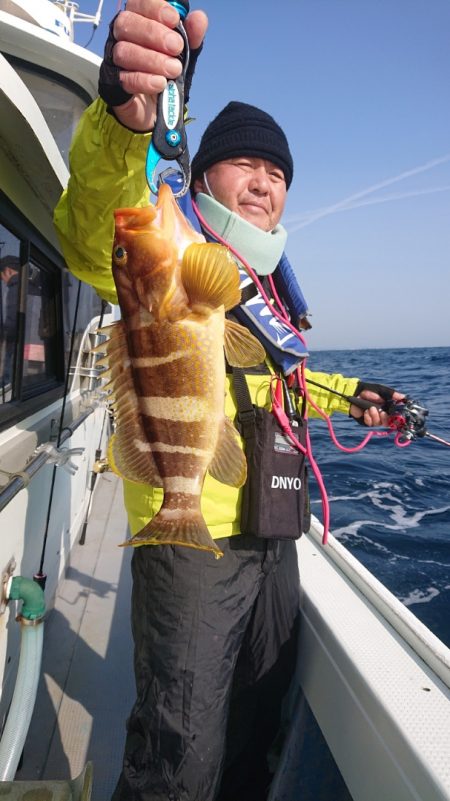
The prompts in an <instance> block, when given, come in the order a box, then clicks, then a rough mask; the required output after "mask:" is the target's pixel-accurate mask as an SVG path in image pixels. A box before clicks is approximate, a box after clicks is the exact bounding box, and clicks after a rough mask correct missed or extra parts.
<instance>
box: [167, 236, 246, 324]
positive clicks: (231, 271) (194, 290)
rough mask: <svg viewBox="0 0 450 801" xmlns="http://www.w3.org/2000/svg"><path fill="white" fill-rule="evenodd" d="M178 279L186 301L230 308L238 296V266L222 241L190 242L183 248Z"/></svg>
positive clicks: (239, 293)
mask: <svg viewBox="0 0 450 801" xmlns="http://www.w3.org/2000/svg"><path fill="white" fill-rule="evenodd" d="M181 281H182V284H183V287H184V289H185V291H186V294H187V296H188V299H189V304H190V305H191V306H192V305H195V304H204V303H206V304H208V305H209V306H212V307H213V308H218V307H219V306H224V307H225V310H226V309H232V308H233V306H236V305H237V304H238V303H239V302H240V299H241V290H240V286H239V270H238V268H237V265H236V262H235V261H234V260H233V259H232V257H231V256H230V254H229V252H228V250H227V249H226V247H224V245H218V244H217V243H214V242H213V243H209V242H203V243H193V244H192V245H189V247H187V248H186V250H185V251H184V254H183V261H182V265H181Z"/></svg>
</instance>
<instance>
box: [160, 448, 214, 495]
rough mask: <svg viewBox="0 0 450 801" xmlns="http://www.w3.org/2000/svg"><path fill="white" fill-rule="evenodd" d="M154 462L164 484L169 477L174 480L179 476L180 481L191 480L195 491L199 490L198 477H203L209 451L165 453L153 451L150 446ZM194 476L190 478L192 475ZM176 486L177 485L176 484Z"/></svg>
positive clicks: (209, 457)
mask: <svg viewBox="0 0 450 801" xmlns="http://www.w3.org/2000/svg"><path fill="white" fill-rule="evenodd" d="M152 454H153V458H154V460H155V464H156V465H157V466H158V472H159V474H160V476H162V477H163V478H164V486H165V487H166V482H167V481H168V480H169V478H171V479H172V480H175V478H176V477H179V478H180V480H181V481H187V480H191V479H192V481H193V485H194V484H195V486H196V487H197V489H196V492H199V491H200V484H199V477H201V478H203V475H204V473H205V469H206V466H207V464H208V462H209V461H210V460H211V452H208V451H204V452H203V453H202V455H201V456H198V455H197V454H194V453H186V452H184V453H167V452H165V451H162V450H158V451H154V450H153V448H152ZM193 476H194V477H195V478H192V477H193ZM177 488H178V485H177Z"/></svg>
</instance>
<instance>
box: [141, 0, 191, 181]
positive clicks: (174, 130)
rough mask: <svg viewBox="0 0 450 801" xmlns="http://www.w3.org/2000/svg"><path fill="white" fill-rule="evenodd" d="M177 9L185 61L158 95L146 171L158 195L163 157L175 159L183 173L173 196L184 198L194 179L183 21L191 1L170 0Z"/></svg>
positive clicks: (186, 53) (178, 27)
mask: <svg viewBox="0 0 450 801" xmlns="http://www.w3.org/2000/svg"><path fill="white" fill-rule="evenodd" d="M167 2H169V3H170V5H171V6H173V7H174V8H175V10H176V11H178V13H179V15H180V22H179V24H178V25H177V27H176V28H175V30H176V31H178V33H179V34H180V35H181V37H182V39H183V42H184V47H183V50H182V53H181V55H180V56H179V58H180V60H181V63H182V66H183V68H182V71H181V75H179V76H178V78H175V79H173V80H168V81H167V86H166V88H165V89H164V91H162V92H161V93H160V94H159V95H158V100H157V113H156V122H155V127H154V129H153V133H152V139H151V142H150V144H149V147H148V150H147V159H146V163H145V174H146V177H147V183H148V185H149V188H150V191H151V192H152V193H153V194H154V195H157V194H158V187H157V182H156V168H157V166H158V163H159V161H160V160H161V159H164V160H165V161H176V162H177V164H178V166H179V168H180V170H181V173H182V176H183V185H182V188H181V189H180V191H179V192H177V193H176V194H174V197H182V196H183V195H185V194H186V192H187V191H188V189H189V184H190V182H191V163H190V158H189V151H188V146H187V137H186V130H185V125H184V94H185V80H186V73H187V69H188V66H189V58H190V50H189V42H188V38H187V33H186V31H185V28H184V25H183V20H184V19H185V18H186V17H187V15H188V13H189V0H167Z"/></svg>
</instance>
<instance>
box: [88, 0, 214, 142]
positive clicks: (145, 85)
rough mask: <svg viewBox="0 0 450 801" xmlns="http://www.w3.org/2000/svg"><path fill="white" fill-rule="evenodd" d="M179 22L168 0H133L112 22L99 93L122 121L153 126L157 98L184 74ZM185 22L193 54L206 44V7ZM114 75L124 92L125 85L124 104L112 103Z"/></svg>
mask: <svg viewBox="0 0 450 801" xmlns="http://www.w3.org/2000/svg"><path fill="white" fill-rule="evenodd" d="M179 22H180V16H179V14H178V12H177V11H175V9H174V8H173V7H172V6H171V5H170V3H168V2H167V0H128V2H127V7H126V10H125V11H122V12H120V14H118V15H117V16H116V18H115V19H114V21H113V24H112V26H111V30H110V36H109V37H108V40H107V43H106V46H105V58H104V62H103V64H102V67H101V70H100V82H99V92H100V95H101V97H103V99H104V100H105V101H106V102H107V103H108V105H109V106H111V108H112V110H113V112H114V115H115V116H116V117H117V119H118V120H119V122H121V123H122V125H125V126H126V127H127V128H130V129H131V130H133V131H151V130H152V129H153V127H154V125H155V120H156V101H157V97H158V95H159V94H160V92H162V91H163V90H164V89H165V87H166V84H167V80H168V79H173V78H177V77H178V76H179V75H180V73H181V70H182V65H181V61H180V59H179V58H177V56H179V55H180V54H181V52H182V50H183V39H182V37H181V36H180V34H179V33H177V31H176V30H174V28H176V26H177V25H178V23H179ZM183 24H184V27H185V29H186V33H187V37H188V41H189V46H190V48H191V53H192V51H196V50H198V48H200V47H201V44H202V42H203V39H204V36H205V33H206V29H207V27H208V18H207V16H206V14H204V12H203V11H193V12H192V13H190V14H188V16H187V17H186V19H185V21H184V23H183ZM194 55H195V54H194ZM193 62H194V59H193ZM193 66H194V63H193ZM111 76H112V80H113V81H115V82H116V84H118V88H119V92H120V87H121V89H122V90H123V92H122V94H123V96H124V100H125V102H124V101H123V100H122V98H121V103H120V104H119V105H115V104H114V101H113V102H110V97H114V92H113V94H112V95H111V94H110V92H109V88H110V86H111ZM127 93H128V95H129V97H127Z"/></svg>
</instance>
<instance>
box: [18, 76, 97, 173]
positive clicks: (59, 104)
mask: <svg viewBox="0 0 450 801" xmlns="http://www.w3.org/2000/svg"><path fill="white" fill-rule="evenodd" d="M14 68H15V70H16V71H17V73H18V74H19V75H20V77H21V78H22V80H23V82H24V83H25V85H26V86H27V88H28V89H29V91H30V92H31V94H32V95H33V97H34V99H35V100H36V103H37V104H38V106H39V108H40V109H41V111H42V114H43V116H44V118H45V121H46V123H47V125H48V127H49V128H50V130H51V132H52V134H53V136H54V138H55V140H56V143H57V145H58V147H59V150H60V151H61V155H62V157H63V159H64V161H65V162H66V165H67V166H68V164H69V147H70V143H71V141H72V137H73V134H74V132H75V128H76V127H77V124H78V121H79V119H80V117H81V115H82V113H83V111H84V110H85V108H86V106H87V105H88V102H89V99H88V98H86V99H84V98H82V97H80V95H79V94H77V92H75V91H73V90H72V89H70V87H69V86H66V85H65V84H62V83H60V82H59V81H58V79H57V77H56V76H55V77H52V75H51V74H46V73H43V72H42V73H41V72H36V71H35V70H33V68H31V67H28V66H27V65H25V64H23V63H22V62H21V63H17V62H16V61H14Z"/></svg>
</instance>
